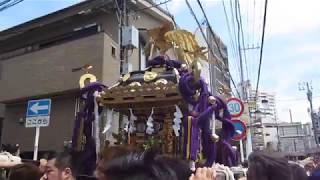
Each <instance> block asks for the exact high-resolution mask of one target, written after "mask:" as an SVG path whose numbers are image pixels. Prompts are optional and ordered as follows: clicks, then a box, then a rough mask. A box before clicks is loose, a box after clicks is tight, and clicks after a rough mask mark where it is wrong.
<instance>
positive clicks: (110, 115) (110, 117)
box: [102, 109, 113, 134]
mask: <svg viewBox="0 0 320 180" xmlns="http://www.w3.org/2000/svg"><path fill="white" fill-rule="evenodd" d="M112 120H113V109H107V121H106V124H105V126H104V128H103V131H102V133H103V134H107V133H109V132H110V130H111V126H112V125H111V124H112Z"/></svg>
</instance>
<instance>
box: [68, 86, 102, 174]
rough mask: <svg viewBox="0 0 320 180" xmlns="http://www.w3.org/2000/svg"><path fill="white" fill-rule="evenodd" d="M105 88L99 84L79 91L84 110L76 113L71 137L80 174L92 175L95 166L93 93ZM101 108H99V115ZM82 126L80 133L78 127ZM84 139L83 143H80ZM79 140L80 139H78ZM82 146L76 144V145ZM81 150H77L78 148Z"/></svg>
mask: <svg viewBox="0 0 320 180" xmlns="http://www.w3.org/2000/svg"><path fill="white" fill-rule="evenodd" d="M103 88H105V86H104V85H103V84H101V83H99V82H94V83H90V84H88V85H87V86H86V87H85V88H82V89H81V90H80V95H81V99H82V100H83V101H84V102H85V103H84V108H83V109H82V110H81V111H80V112H78V113H77V116H76V120H75V124H74V129H73V135H72V151H73V152H74V153H76V154H77V159H78V160H79V164H81V167H80V169H81V170H80V171H81V172H80V173H81V174H87V175H92V174H93V171H94V169H95V164H96V157H97V155H96V147H95V139H94V136H93V133H92V122H93V121H94V119H95V117H94V92H95V91H98V92H101V91H102V89H103ZM101 111H102V107H99V113H101ZM81 126H83V129H82V131H81V129H80V127H81ZM83 137H85V141H81V139H83ZM79 138H80V139H79ZM79 142H80V143H81V142H82V144H78V143H79ZM79 146H82V147H83V148H81V149H79V148H78V147H79Z"/></svg>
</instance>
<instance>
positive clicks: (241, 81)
mask: <svg viewBox="0 0 320 180" xmlns="http://www.w3.org/2000/svg"><path fill="white" fill-rule="evenodd" d="M237 6H238V3H237V0H235V8H234V12H235V14H236V21H237V25H238V28H237V30H238V36H237V41H238V53H239V60H240V71H241V72H240V84H241V90H242V94H241V95H242V96H241V98H242V99H243V100H245V88H244V84H243V83H244V74H243V61H242V53H241V44H240V37H241V36H240V31H241V27H240V21H239V18H238V11H237V9H238V8H237Z"/></svg>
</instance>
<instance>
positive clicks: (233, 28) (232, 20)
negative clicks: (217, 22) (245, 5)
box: [223, 0, 241, 79]
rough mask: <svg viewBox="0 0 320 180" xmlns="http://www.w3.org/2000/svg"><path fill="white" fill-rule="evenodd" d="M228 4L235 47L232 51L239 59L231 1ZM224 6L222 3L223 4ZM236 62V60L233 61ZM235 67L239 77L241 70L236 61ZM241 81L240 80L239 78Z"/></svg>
mask: <svg viewBox="0 0 320 180" xmlns="http://www.w3.org/2000/svg"><path fill="white" fill-rule="evenodd" d="M229 2H230V13H231V22H232V30H233V35H234V37H233V38H234V42H235V47H234V51H235V53H236V54H237V55H238V58H239V59H240V57H239V54H238V53H237V47H238V43H237V35H236V27H235V18H234V12H233V5H232V4H233V3H232V0H230V1H229ZM223 4H224V3H223ZM235 60H236V59H235ZM235 63H236V65H237V68H238V69H237V70H238V73H239V76H241V75H240V74H241V69H240V66H239V63H238V62H237V61H236V62H235ZM240 79H241V78H240Z"/></svg>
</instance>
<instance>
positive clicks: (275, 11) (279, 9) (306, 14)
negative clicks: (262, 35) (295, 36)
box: [267, 0, 320, 35]
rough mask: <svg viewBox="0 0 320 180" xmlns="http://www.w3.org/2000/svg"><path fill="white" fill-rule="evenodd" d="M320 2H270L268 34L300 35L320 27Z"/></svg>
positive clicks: (287, 0) (296, 0)
mask: <svg viewBox="0 0 320 180" xmlns="http://www.w3.org/2000/svg"><path fill="white" fill-rule="evenodd" d="M319 7H320V1H319V0H308V1H301V0H270V1H269V4H268V16H267V32H268V33H270V34H271V35H273V34H285V33H299V32H306V31H310V30H313V29H315V28H318V27H319V26H320V20H319V16H320V11H319Z"/></svg>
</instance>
